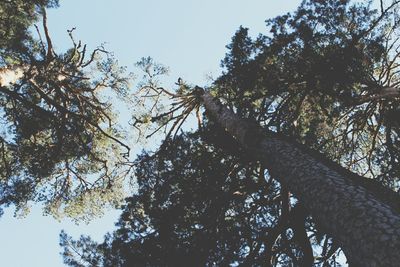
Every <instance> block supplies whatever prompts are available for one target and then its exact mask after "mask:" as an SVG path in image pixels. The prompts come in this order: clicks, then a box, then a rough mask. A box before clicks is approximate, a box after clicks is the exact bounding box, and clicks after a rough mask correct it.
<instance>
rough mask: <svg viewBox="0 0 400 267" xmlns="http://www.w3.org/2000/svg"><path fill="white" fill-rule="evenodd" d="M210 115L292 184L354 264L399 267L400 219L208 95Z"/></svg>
mask: <svg viewBox="0 0 400 267" xmlns="http://www.w3.org/2000/svg"><path fill="white" fill-rule="evenodd" d="M199 97H200V98H201V99H202V101H203V103H204V107H205V109H206V111H207V113H208V114H209V115H210V116H211V117H212V118H213V119H214V120H215V121H216V122H217V123H219V124H220V125H221V126H222V127H223V128H225V129H226V131H227V132H229V133H230V134H231V135H232V136H234V137H235V138H236V139H237V140H238V142H239V143H240V144H241V145H242V146H243V147H244V148H245V149H247V150H248V151H250V152H251V153H252V154H253V155H254V157H255V158H257V159H258V160H260V161H261V162H262V163H263V164H265V166H267V167H268V169H269V170H270V172H271V173H272V175H273V176H274V177H276V178H277V179H279V181H280V182H281V183H282V184H284V185H285V186H287V187H288V188H289V189H290V191H291V192H293V193H294V194H295V195H296V196H297V197H298V198H299V199H300V200H301V201H302V203H303V204H304V206H305V207H306V208H307V210H308V211H309V212H310V213H311V215H312V216H313V218H314V219H315V220H316V221H317V222H318V223H319V225H320V226H321V227H323V228H324V230H325V231H326V232H327V233H328V234H330V235H331V236H333V237H334V238H335V240H336V241H337V242H338V244H339V245H340V246H341V247H342V248H343V250H344V251H345V254H346V256H347V259H348V261H349V263H350V264H351V266H362V267H367V266H398V265H399V263H400V215H399V214H398V213H397V212H396V211H395V210H394V209H392V208H391V207H390V206H388V205H386V204H385V203H383V202H381V201H379V200H378V198H377V197H376V196H375V195H373V194H371V193H370V192H368V191H367V190H366V189H365V188H364V187H363V186H360V185H357V184H356V183H354V182H353V181H352V179H350V178H348V177H346V176H344V175H343V174H341V173H339V172H337V171H336V170H334V169H332V168H330V167H329V166H328V165H327V164H324V163H323V162H321V161H319V160H318V159H316V158H315V157H313V156H311V155H310V154H308V153H306V152H305V151H304V150H302V149H300V148H299V147H297V146H295V145H293V144H292V143H290V142H287V141H285V140H283V139H281V138H278V137H276V136H274V135H269V134H268V133H267V132H265V131H263V130H262V129H261V128H260V127H256V126H255V125H251V124H249V123H248V122H247V121H245V120H243V119H241V118H240V117H238V116H237V115H236V114H235V113H234V112H232V111H231V110H229V109H228V108H227V107H225V106H224V105H222V104H221V103H220V102H219V101H218V100H217V99H215V98H214V97H213V96H212V95H210V93H209V92H207V91H200V93H199Z"/></svg>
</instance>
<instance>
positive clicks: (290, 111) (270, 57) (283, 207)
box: [61, 0, 400, 266]
mask: <svg viewBox="0 0 400 267" xmlns="http://www.w3.org/2000/svg"><path fill="white" fill-rule="evenodd" d="M371 4H372V2H369V3H359V2H356V3H351V2H350V1H316V0H315V1H304V2H303V4H302V5H301V6H300V7H299V8H298V10H297V11H296V12H294V13H293V14H286V15H283V16H279V17H277V18H274V19H270V20H267V27H268V30H269V33H268V34H266V35H260V36H259V37H258V38H256V39H252V38H250V37H249V35H248V29H246V28H243V27H241V28H240V29H239V30H238V31H237V33H236V34H235V36H234V37H233V38H232V43H231V44H230V45H228V46H227V48H228V49H229V52H228V53H227V55H226V57H225V59H224V60H223V61H222V67H223V68H224V70H225V71H224V73H223V74H222V75H221V76H220V77H219V78H218V79H217V80H216V81H215V83H214V84H213V85H212V86H211V87H210V88H208V90H210V91H211V93H212V94H213V95H214V96H215V97H217V98H218V99H220V100H221V101H223V103H224V104H226V105H227V106H229V107H230V108H231V109H232V110H234V111H236V113H237V114H239V115H240V116H242V117H244V118H248V120H249V121H250V123H257V124H259V125H261V126H263V127H264V128H265V129H267V130H270V131H272V132H275V133H277V134H279V135H280V136H282V137H284V138H286V140H289V141H291V142H297V143H301V144H304V146H303V148H305V149H312V150H313V151H314V152H313V153H317V154H315V155H320V154H318V152H321V153H322V154H324V155H325V157H326V158H325V159H321V160H324V161H330V162H331V163H330V164H331V165H335V162H336V163H338V164H339V165H341V166H343V167H345V168H346V169H348V170H352V171H354V172H356V173H358V174H360V175H362V176H365V177H368V178H370V181H372V180H375V181H377V183H374V184H373V185H372V186H370V187H369V189H370V190H372V191H376V190H381V189H378V188H380V186H378V184H381V185H384V186H385V187H388V188H391V190H394V191H397V190H398V167H399V166H398V162H399V161H398V158H397V157H398V144H397V143H398V142H397V141H398V140H397V139H398V131H399V129H398V118H397V117H396V116H394V114H395V113H396V112H397V109H398V105H399V101H398V99H399V96H400V95H399V89H398V85H399V74H398V73H399V72H398V67H399V62H398V57H399V43H398V37H397V36H398V25H399V24H398V23H399V18H398V16H397V13H396V10H397V8H398V4H399V3H398V2H396V1H395V2H393V3H390V5H388V6H384V5H383V3H382V5H381V9H380V10H375V9H373V8H371ZM178 86H179V89H178V90H177V91H176V92H173V91H167V90H166V89H165V88H162V87H159V86H154V85H153V84H151V83H149V84H148V85H146V86H144V87H143V88H146V89H147V90H148V91H146V92H147V93H148V92H149V91H150V92H153V93H156V94H166V95H169V96H171V97H172V98H173V99H174V98H179V99H180V102H177V103H176V104H175V105H174V106H173V108H171V109H170V110H169V111H166V112H159V113H158V114H156V115H154V116H151V117H150V118H149V119H148V121H151V122H159V123H161V125H162V126H163V125H164V126H165V127H169V134H168V135H167V137H172V136H173V131H175V132H177V131H178V130H179V127H180V125H181V123H182V122H183V121H184V120H185V118H186V115H187V114H189V113H190V112H191V111H192V110H198V108H199V107H198V105H197V104H196V101H195V100H194V99H195V98H196V92H195V90H194V93H192V92H191V91H190V86H189V85H187V84H184V83H182V81H178ZM185 94H186V96H185ZM179 96H180V97H179ZM177 114H178V115H177ZM199 119H201V118H200V116H199ZM212 120H213V119H212V118H210V117H209V114H207V113H205V114H203V118H202V120H199V122H200V121H203V122H202V123H203V128H199V129H200V130H199V133H197V134H198V135H199V136H203V139H202V142H204V139H205V140H207V141H206V142H205V143H201V146H204V147H205V148H204V147H202V148H201V149H206V150H205V151H202V152H200V151H199V150H197V149H196V148H190V149H188V148H184V147H181V142H182V140H185V142H189V144H191V143H192V142H193V141H190V139H191V138H192V137H189V136H186V135H182V136H179V137H178V138H176V139H175V140H170V139H167V142H166V143H165V144H164V145H165V146H164V145H163V146H162V147H161V148H160V150H159V151H158V152H157V153H156V154H155V155H154V156H142V157H139V159H138V160H139V162H141V163H142V164H139V167H138V169H137V173H136V176H137V178H138V182H139V189H138V194H137V196H134V197H133V198H130V199H128V200H127V205H126V206H125V208H124V209H123V214H122V216H121V219H120V221H119V222H118V224H117V226H118V227H119V228H118V230H117V231H115V232H114V233H113V234H112V235H108V236H107V238H106V240H105V242H104V243H102V244H96V243H94V242H92V241H90V239H88V238H86V237H85V238H84V237H83V238H82V239H81V240H78V241H73V240H71V239H70V238H69V237H68V236H67V235H66V234H62V235H61V240H62V242H61V243H62V246H64V249H65V251H64V256H65V261H66V263H68V264H70V265H71V266H86V265H90V264H94V265H99V266H130V265H132V264H133V263H134V262H136V263H139V262H140V264H141V265H143V266H147V265H149V266H159V265H163V264H167V265H171V266H173V265H177V264H178V265H179V264H184V265H185V264H186V265H195V266H197V265H198V266H204V265H229V264H233V265H236V264H239V265H241V264H243V265H246V264H247V265H254V266H258V265H263V264H268V263H270V264H272V265H284V266H286V265H290V264H293V265H294V266H311V265H312V264H315V265H316V266H327V265H330V264H332V265H333V264H338V263H337V257H338V255H340V249H339V245H338V244H337V243H336V242H335V238H334V237H331V236H329V235H327V234H326V233H325V232H324V229H323V227H322V228H321V227H320V226H319V225H318V224H316V222H315V221H314V220H313V219H312V217H310V216H309V213H307V211H306V209H304V207H303V206H302V203H301V199H300V200H299V199H297V198H296V196H294V195H292V194H291V193H290V191H288V190H287V188H286V186H285V185H282V184H279V183H278V182H277V181H276V180H274V179H275V177H274V174H273V173H271V174H266V173H264V168H265V166H260V164H259V163H258V162H257V161H255V160H254V159H253V160H252V155H249V154H246V153H245V152H244V151H240V152H238V151H235V149H232V147H238V145H237V144H235V143H234V142H235V141H233V140H231V141H232V142H233V143H232V142H227V141H226V138H227V137H226V136H224V137H222V138H221V137H220V138H217V137H215V134H214V135H213V134H210V129H205V128H207V127H208V126H205V125H204V122H206V123H211V122H212ZM137 122H138V123H142V122H143V120H137ZM168 122H173V123H172V126H170V124H168ZM200 125H201V124H200ZM206 125H208V124H206ZM204 127H205V128H204ZM204 136H207V137H204ZM215 138H216V139H215ZM228 139H229V138H228ZM171 143H174V145H170V144H171ZM211 144H214V145H216V146H217V148H214V146H213V145H211ZM221 146H222V147H223V149H222V150H219V149H220V148H221ZM176 148H178V149H179V151H175V149H176ZM237 149H239V150H240V148H237ZM187 150H188V151H190V150H191V151H192V152H190V153H188V155H187V156H186V157H185V158H184V159H183V157H182V158H181V157H180V156H178V155H180V153H181V152H182V151H187ZM209 150H210V151H211V152H210V151H209ZM228 152H229V153H228ZM169 153H171V154H170V158H169V159H168V157H167V158H163V157H165V156H166V155H167V154H169ZM199 153H204V154H205V155H204V157H205V158H207V162H208V163H207V165H206V166H200V165H198V164H201V163H202V162H203V160H202V159H199V158H198V156H199ZM209 153H222V155H223V154H225V153H226V155H223V157H226V156H227V155H230V156H232V155H236V156H238V155H241V156H238V158H236V159H234V158H230V159H229V160H228V159H225V158H224V159H218V156H217V155H213V156H210V155H209ZM222 155H219V156H222ZM321 157H322V155H321ZM243 158H244V159H245V162H246V163H245V164H244V165H243V162H242V160H243ZM175 159H176V160H175ZM214 159H218V160H217V161H216V162H215V164H216V166H214V163H213V162H214ZM232 160H233V162H232ZM143 162H145V163H143ZM149 162H151V164H150V165H148V164H149ZM154 162H155V163H154ZM175 162H176V163H175ZM165 163H167V166H165V165H164V164H165ZM169 163H170V164H171V165H168V164H169ZM152 164H155V165H152ZM159 164H161V165H159ZM175 164H178V165H179V164H185V166H187V167H186V168H187V169H185V170H182V169H181V167H178V166H176V165H175ZM227 165H228V166H230V168H232V169H231V170H229V168H228V170H225V172H223V173H222V174H221V172H220V171H222V170H224V168H225V167H226V166H227ZM339 165H335V166H337V168H340V166H339ZM159 166H162V167H161V168H160V167H159ZM236 166H237V167H236ZM210 168H211V169H210ZM214 168H215V169H214ZM334 168H336V167H334ZM175 171H176V172H175ZM209 173H211V174H212V177H213V178H212V181H213V182H214V183H218V181H219V182H221V181H223V182H221V184H218V185H217V184H214V187H215V188H214V190H217V189H219V190H222V192H217V194H216V196H208V193H210V194H211V193H212V192H214V191H213V190H211V189H208V187H205V188H203V189H201V190H200V189H198V187H197V186H198V185H199V184H198V179H199V177H200V178H201V180H202V183H204V184H205V185H206V184H207V183H209V178H208V174H209ZM348 176H351V175H348ZM355 176H356V177H357V179H358V180H357V181H361V180H362V181H363V182H362V183H364V181H368V180H365V179H367V178H363V177H360V176H357V175H355ZM219 177H220V178H219ZM359 178H360V179H361V180H360V179H359ZM203 179H204V180H203ZM349 179H350V178H349ZM234 180H235V181H236V182H233V181H234ZM187 183H190V186H188V185H187ZM363 185H364V186H365V184H363ZM230 187H231V188H230ZM183 188H185V189H183ZM221 188H222V189H221ZM227 188H230V189H227ZM193 190H194V191H193ZM226 190H228V192H229V193H227V192H226ZM260 190H261V191H260ZM382 190H383V191H381V192H384V193H383V194H380V195H381V196H383V195H386V192H389V191H387V190H386V189H382ZM198 192H201V194H200V196H199V193H198ZM377 194H378V193H377ZM178 196H179V197H178ZM217 196H218V199H215V198H216V197H217ZM224 196H225V197H226V198H224ZM171 198H172V199H171ZM198 198H199V199H198ZM220 198H222V199H224V201H222V200H220ZM315 201H318V200H315ZM391 201H392V204H394V205H396V204H395V203H398V195H397V196H396V194H394V198H392V199H391ZM198 202H200V203H201V205H199V206H197V205H198V204H196V203H198ZM208 203H210V204H209V206H207V204H208ZM211 203H214V205H215V206H214V205H213V204H211ZM236 203H238V204H236ZM191 205H194V206H191ZM207 207H212V208H210V209H207ZM218 209H219V210H218ZM216 210H218V215H219V216H220V217H218V215H215V214H214V213H215V212H216ZM203 216H205V218H207V220H205V219H203ZM210 216H211V217H210ZM212 216H217V217H212ZM204 220H205V221H207V222H209V223H212V225H209V226H205V225H204V223H202V222H203V221H204ZM230 231H233V232H230ZM227 233H229V234H227ZM171 244H173V245H171ZM168 248H170V249H171V250H169V249H168ZM71 249H72V250H71ZM204 249H208V250H207V251H206V252H203V251H204ZM338 249H339V250H338ZM73 250H76V251H81V252H85V253H86V254H85V253H81V254H80V256H81V257H76V255H75V256H74V255H73V254H74V253H72V252H73ZM231 253H232V254H231ZM177 255H179V256H177ZM186 255H190V256H186ZM342 262H343V261H342Z"/></svg>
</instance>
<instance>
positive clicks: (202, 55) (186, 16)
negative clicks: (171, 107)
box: [0, 0, 301, 267]
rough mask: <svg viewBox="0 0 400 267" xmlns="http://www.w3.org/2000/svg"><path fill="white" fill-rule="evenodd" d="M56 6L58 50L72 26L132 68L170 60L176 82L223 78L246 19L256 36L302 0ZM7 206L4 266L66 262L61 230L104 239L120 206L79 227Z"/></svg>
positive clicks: (124, 0)
mask: <svg viewBox="0 0 400 267" xmlns="http://www.w3.org/2000/svg"><path fill="white" fill-rule="evenodd" d="M60 2H61V6H60V8H58V9H56V10H51V11H49V28H50V31H51V34H52V37H53V42H54V43H55V46H56V47H57V49H59V51H62V50H63V49H66V48H68V47H70V42H69V39H68V35H67V32H66V31H67V29H71V28H72V27H76V31H75V35H76V39H81V40H82V41H83V42H84V43H87V44H88V45H89V47H92V48H93V47H96V46H97V45H99V44H101V43H103V42H106V43H107V48H108V49H109V50H111V51H113V52H114V53H115V55H116V57H117V58H118V59H119V61H120V63H121V64H122V65H126V66H128V68H129V69H133V64H134V63H135V62H136V61H138V60H139V59H140V58H141V57H143V56H151V57H153V58H154V59H155V60H156V61H158V62H161V63H163V64H165V65H167V66H169V67H170V70H171V74H170V76H169V79H170V81H171V82H172V81H176V80H177V78H178V77H182V78H183V79H184V80H186V81H188V82H190V83H193V84H199V85H204V84H205V83H207V81H206V75H208V74H213V75H214V77H217V76H218V74H219V73H220V68H219V64H220V61H221V59H222V58H223V57H224V55H225V53H226V48H225V46H226V45H227V44H228V43H229V42H230V39H231V37H232V35H233V34H234V32H235V31H236V30H237V29H238V27H239V26H240V25H243V26H245V27H249V28H250V33H251V34H252V35H253V36H256V35H257V34H258V33H260V32H264V33H265V23H264V21H265V19H267V18H270V17H273V16H276V15H279V14H283V13H286V12H288V11H292V10H294V9H295V8H296V7H297V6H298V5H299V3H300V2H301V1H300V0H281V1H278V0H248V1H243V0H229V1H228V0H214V1H212V0H202V1H187V0H186V1H185V0H170V1H165V0H164V1H163V0H148V1H143V0H142V1H140V0H114V1H110V0H85V1H82V0H64V1H63V0H60ZM12 214H13V212H12V211H11V210H7V211H6V213H5V215H4V216H3V217H1V218H0V237H1V240H2V242H1V243H0V266H4V267H47V266H48V267H58V266H64V265H63V263H62V258H61V256H60V255H59V253H60V251H61V249H60V247H59V246H58V241H59V240H58V235H59V233H60V231H61V229H65V230H66V231H67V233H69V234H72V235H73V236H74V237H78V236H79V234H85V235H91V236H92V237H94V238H95V239H97V240H101V238H102V236H103V235H104V234H105V233H106V232H107V231H111V230H112V229H113V227H114V226H113V225H114V222H115V221H116V220H117V218H118V214H119V212H118V211H109V212H108V213H107V215H106V216H104V217H103V218H102V219H98V220H95V221H93V222H92V223H90V224H89V225H85V224H81V225H79V226H77V225H75V224H74V223H72V222H70V221H69V220H63V221H62V222H57V221H55V220H54V219H53V218H51V217H44V216H42V214H41V209H40V208H39V207H34V208H33V210H32V212H31V213H30V214H29V215H28V216H27V217H26V218H25V219H16V218H14V217H13V216H12Z"/></svg>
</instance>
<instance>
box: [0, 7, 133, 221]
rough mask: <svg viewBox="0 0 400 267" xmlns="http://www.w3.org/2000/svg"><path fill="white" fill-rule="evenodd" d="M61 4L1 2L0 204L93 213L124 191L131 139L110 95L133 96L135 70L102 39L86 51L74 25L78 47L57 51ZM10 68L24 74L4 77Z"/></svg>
mask: <svg viewBox="0 0 400 267" xmlns="http://www.w3.org/2000/svg"><path fill="white" fill-rule="evenodd" d="M57 5H58V1H28V2H27V1H3V2H1V4H0V17H1V19H0V21H1V22H0V26H1V27H0V28H1V30H0V114H1V116H2V122H3V127H2V132H1V134H0V155H1V157H0V175H1V178H0V208H2V207H5V206H8V205H15V206H16V208H17V211H18V210H21V211H26V210H27V207H28V203H29V202H30V201H34V202H43V203H44V204H45V211H46V212H47V213H50V214H52V215H54V216H55V217H57V218H58V217H60V216H63V215H68V216H72V217H75V218H87V219H89V218H90V217H92V216H96V214H97V215H98V214H101V211H102V207H103V206H104V205H105V204H107V203H108V204H112V205H113V206H114V205H117V203H119V201H120V200H121V199H122V198H123V194H122V179H123V178H124V177H125V176H126V175H127V170H126V168H125V167H124V166H123V163H124V162H126V159H125V158H124V157H123V155H128V154H127V153H129V147H128V146H126V145H125V144H124V143H123V142H121V141H120V140H122V139H123V138H124V136H123V135H122V133H121V132H120V131H119V130H118V126H117V125H116V114H114V111H113V107H112V103H110V102H111V100H110V99H112V98H113V97H114V99H115V98H116V97H119V98H120V99H124V98H126V97H127V94H128V88H129V76H128V75H126V74H125V69H124V68H121V67H119V66H118V64H117V61H116V60H115V59H114V57H113V55H112V54H111V53H109V52H108V51H106V50H105V49H104V48H103V47H98V48H97V49H95V50H94V51H92V52H90V51H87V49H86V46H85V45H82V44H81V42H80V41H79V42H76V41H75V40H74V38H73V31H72V30H71V31H69V35H70V37H71V46H72V48H71V49H69V50H67V52H66V53H56V52H55V51H54V50H53V45H52V40H51V37H50V33H49V32H48V29H47V18H46V11H45V8H46V7H56V6H57ZM40 20H41V21H40ZM38 22H41V24H39V25H42V26H40V27H39V26H38V25H37V24H36V23H38ZM33 24H35V27H33ZM34 29H37V31H38V33H39V32H42V33H41V34H33V33H32V32H31V31H32V30H34ZM35 36H38V37H35ZM41 36H44V37H45V39H42V37H41ZM10 73H11V74H16V73H18V74H19V75H16V76H17V79H14V80H10V81H11V82H9V83H2V82H1V80H2V78H4V77H6V75H9V74H10ZM1 75H2V76H1ZM100 192H102V193H100ZM22 213H25V212H22Z"/></svg>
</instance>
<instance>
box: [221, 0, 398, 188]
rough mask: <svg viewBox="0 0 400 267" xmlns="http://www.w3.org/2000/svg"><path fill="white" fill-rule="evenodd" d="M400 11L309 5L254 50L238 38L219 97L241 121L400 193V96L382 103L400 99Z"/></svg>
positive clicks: (273, 27)
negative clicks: (248, 120)
mask: <svg viewBox="0 0 400 267" xmlns="http://www.w3.org/2000/svg"><path fill="white" fill-rule="evenodd" d="M396 6H398V4H396V3H394V4H393V5H391V6H388V7H384V8H383V10H382V11H377V10H373V9H371V8H370V4H369V3H359V2H357V3H354V4H352V3H351V2H350V1H311V0H310V1H304V2H303V3H302V5H301V6H300V7H299V9H298V10H297V11H296V12H295V13H293V14H286V15H282V16H279V17H277V18H274V19H270V20H267V27H268V29H269V33H268V34H266V35H260V36H259V37H258V38H256V39H255V40H252V39H251V38H250V37H249V36H248V33H247V29H245V28H240V29H239V30H238V31H237V33H236V34H235V36H234V37H233V38H232V43H231V44H230V45H229V46H228V49H229V52H228V54H227V55H226V57H225V59H224V60H223V62H222V65H223V67H224V68H225V72H224V74H223V75H222V76H221V77H220V78H218V80H217V81H216V83H215V88H213V91H215V93H216V95H217V97H219V98H221V99H223V100H225V102H226V103H227V104H228V105H230V106H232V107H235V109H236V110H237V112H238V113H239V114H240V115H241V116H243V117H249V118H251V119H253V120H256V121H258V122H259V123H260V124H261V125H263V126H264V127H266V128H268V129H270V130H273V131H276V132H279V133H283V134H284V135H286V136H291V137H293V138H295V139H296V140H298V141H299V142H302V143H304V144H306V145H307V146H310V147H312V148H314V149H316V150H319V151H322V152H323V153H324V154H326V155H328V156H330V157H331V158H332V159H334V160H335V161H337V162H340V163H341V164H343V165H345V166H346V167H348V168H351V169H352V170H353V171H356V172H358V173H359V174H362V175H367V176H370V177H374V178H377V179H379V180H380V181H382V182H384V183H385V184H386V185H388V186H391V187H392V188H394V189H397V187H398V185H396V183H397V182H396V181H398V179H399V175H398V174H399V173H398V170H399V164H398V162H399V158H398V157H399V154H398V151H399V147H398V144H397V143H396V141H394V140H397V139H398V138H397V137H398V135H399V131H400V129H399V128H398V123H397V120H396V119H394V117H393V116H391V115H390V114H394V113H396V111H397V110H398V109H399V101H398V99H399V94H398V92H397V95H396V94H395V95H394V96H391V97H387V96H385V90H386V89H387V88H389V87H392V88H393V90H397V91H399V89H398V86H399V75H398V68H399V61H398V58H399V51H398V45H399V43H398V38H396V36H397V35H398V30H399V29H398V26H399V25H400V24H399V18H398V16H397V15H396V12H395V10H396V9H395V8H396ZM389 62H391V63H389ZM396 88H397V89H396Z"/></svg>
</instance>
